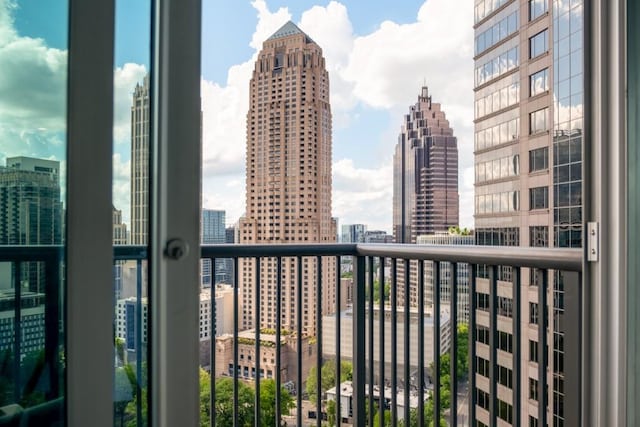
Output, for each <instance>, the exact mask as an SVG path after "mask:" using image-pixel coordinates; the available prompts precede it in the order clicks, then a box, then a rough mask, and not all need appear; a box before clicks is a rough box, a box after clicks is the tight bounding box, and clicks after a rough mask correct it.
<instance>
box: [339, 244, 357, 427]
mask: <svg viewBox="0 0 640 427" xmlns="http://www.w3.org/2000/svg"><path fill="white" fill-rule="evenodd" d="M352 262H353V258H352ZM352 265H353V264H352ZM341 298H342V293H341V286H340V257H339V256H337V257H336V425H337V426H341V425H342V408H341V405H340V382H341V381H340V376H341V372H340V371H341V368H342V366H341V364H342V363H341V359H340V358H341V354H340V353H341V352H340V345H341V334H340V332H341V330H340V300H341Z"/></svg>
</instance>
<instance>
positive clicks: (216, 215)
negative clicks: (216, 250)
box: [200, 209, 232, 287]
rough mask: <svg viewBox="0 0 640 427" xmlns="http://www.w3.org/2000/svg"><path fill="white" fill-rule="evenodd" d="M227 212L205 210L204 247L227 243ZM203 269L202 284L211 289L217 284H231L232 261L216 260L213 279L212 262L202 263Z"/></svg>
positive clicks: (203, 225) (203, 213)
mask: <svg viewBox="0 0 640 427" xmlns="http://www.w3.org/2000/svg"><path fill="white" fill-rule="evenodd" d="M225 219H226V212H225V211H222V210H213V209H203V210H202V220H201V228H200V230H201V231H200V232H201V233H202V244H203V245H219V244H222V243H226V238H227V235H226V228H225ZM200 264H201V268H202V275H201V278H202V280H201V284H202V286H206V287H209V286H211V285H212V281H213V284H217V283H226V284H230V283H231V269H232V261H231V260H230V259H216V268H215V277H212V268H211V260H209V259H203V260H201V261H200Z"/></svg>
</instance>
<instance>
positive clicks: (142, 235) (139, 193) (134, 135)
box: [130, 75, 149, 245]
mask: <svg viewBox="0 0 640 427" xmlns="http://www.w3.org/2000/svg"><path fill="white" fill-rule="evenodd" d="M148 215H149V76H148V75H147V76H145V78H144V80H143V82H142V84H139V83H138V84H136V87H135V89H134V91H133V99H132V103H131V217H130V220H131V234H130V240H131V241H130V243H131V244H132V245H146V244H147V235H148V229H149V220H148Z"/></svg>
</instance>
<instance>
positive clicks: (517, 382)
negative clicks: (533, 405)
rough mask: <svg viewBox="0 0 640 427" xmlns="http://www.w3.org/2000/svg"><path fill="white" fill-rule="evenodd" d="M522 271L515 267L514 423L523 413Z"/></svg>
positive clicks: (516, 423) (513, 324)
mask: <svg viewBox="0 0 640 427" xmlns="http://www.w3.org/2000/svg"><path fill="white" fill-rule="evenodd" d="M521 274H522V271H521V269H520V267H513V318H512V327H511V328H512V332H513V363H512V364H513V381H512V383H513V384H512V385H513V420H514V425H518V424H520V413H521V393H522V384H521V379H522V375H521V369H520V363H521V360H522V345H521V341H522V339H521V333H520V319H521V307H520V303H521V292H522V289H521V284H522V281H521V280H522V276H521Z"/></svg>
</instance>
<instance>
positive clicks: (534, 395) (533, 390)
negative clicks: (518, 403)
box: [529, 378, 538, 421]
mask: <svg viewBox="0 0 640 427" xmlns="http://www.w3.org/2000/svg"><path fill="white" fill-rule="evenodd" d="M529 399H531V400H536V401H537V400H538V380H534V379H533V378H529ZM536 421H537V420H536Z"/></svg>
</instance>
